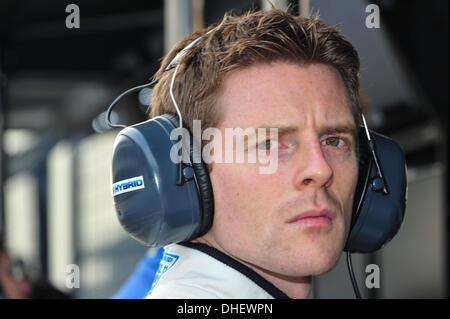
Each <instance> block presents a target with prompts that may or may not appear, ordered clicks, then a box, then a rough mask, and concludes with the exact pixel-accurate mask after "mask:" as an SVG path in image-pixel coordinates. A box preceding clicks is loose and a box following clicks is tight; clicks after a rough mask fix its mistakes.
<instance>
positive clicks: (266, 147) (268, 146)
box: [258, 140, 278, 151]
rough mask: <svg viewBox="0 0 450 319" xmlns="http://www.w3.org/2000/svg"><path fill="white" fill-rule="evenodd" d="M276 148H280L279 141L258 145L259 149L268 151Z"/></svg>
mask: <svg viewBox="0 0 450 319" xmlns="http://www.w3.org/2000/svg"><path fill="white" fill-rule="evenodd" d="M275 147H278V141H276V140H265V141H263V142H261V143H259V144H258V149H260V150H264V151H268V150H271V149H273V148H275Z"/></svg>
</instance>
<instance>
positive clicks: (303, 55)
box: [150, 9, 360, 130]
mask: <svg viewBox="0 0 450 319" xmlns="http://www.w3.org/2000/svg"><path fill="white" fill-rule="evenodd" d="M213 28H214V27H212V26H211V27H209V28H207V29H204V30H202V31H199V32H195V33H193V34H191V35H189V36H187V37H186V38H184V39H183V40H181V41H180V42H178V43H177V44H176V45H175V46H174V47H173V48H172V49H171V50H170V52H169V53H168V54H167V55H166V57H165V58H164V59H163V61H162V63H161V67H160V69H159V70H158V72H157V73H156V74H155V76H154V79H157V78H160V80H159V83H158V84H157V85H156V86H155V88H154V92H153V101H152V107H151V113H150V117H155V116H158V115H161V114H164V113H176V111H175V108H174V106H173V104H172V100H171V98H170V93H169V88H170V82H171V79H172V75H173V72H174V69H172V70H170V71H166V72H164V69H165V68H166V67H167V65H168V64H169V63H170V61H171V60H172V59H173V58H174V57H175V56H176V54H177V53H178V52H179V51H180V50H182V49H183V48H184V47H186V46H187V45H188V44H189V43H191V42H192V41H194V40H195V39H197V38H199V37H201V36H203V35H205V34H206V33H207V32H208V31H210V30H211V29H213ZM274 61H286V62H294V63H299V64H302V65H304V64H307V63H323V64H326V65H329V66H331V67H333V68H334V69H336V70H337V71H338V72H339V74H340V76H341V78H342V80H343V83H344V85H345V87H346V90H347V95H348V100H349V104H350V108H351V111H352V114H353V117H354V119H355V124H356V127H357V128H358V123H359V114H360V110H359V109H360V108H359V105H358V100H359V79H358V77H359V58H358V54H357V52H356V50H355V48H354V47H353V46H352V45H351V44H350V42H348V41H347V40H345V39H344V38H343V36H342V35H341V34H340V33H339V32H338V31H337V30H336V29H335V28H333V27H331V26H329V25H327V24H325V23H324V22H322V21H321V20H320V19H319V18H318V16H317V15H315V16H313V17H312V18H303V17H299V16H295V15H292V14H290V13H288V12H284V11H281V10H277V9H272V10H270V11H256V12H247V13H246V14H244V15H242V16H232V15H231V14H226V15H225V16H224V18H223V20H222V21H221V22H220V23H219V25H218V26H217V27H215V28H214V30H213V31H212V32H211V33H209V34H208V35H207V36H204V37H202V38H201V39H200V41H199V43H198V44H197V45H196V46H194V47H193V48H192V49H190V50H189V52H187V53H186V55H185V56H184V57H183V58H182V60H181V62H180V63H181V65H180V68H179V71H178V73H177V75H176V80H175V83H174V87H173V91H174V96H175V97H176V101H177V104H178V106H179V108H180V111H181V113H182V115H183V121H184V122H185V124H186V125H187V126H188V127H189V128H190V129H191V130H192V124H193V120H201V121H202V122H201V123H202V128H203V129H206V128H208V127H217V126H218V124H219V123H220V114H221V112H220V110H218V109H216V103H215V101H216V97H217V95H218V94H217V93H218V91H219V89H220V87H221V83H222V82H223V81H224V79H225V76H226V75H227V74H228V73H229V72H231V71H233V70H236V69H238V68H242V67H246V66H250V65H252V64H255V63H270V62H274Z"/></svg>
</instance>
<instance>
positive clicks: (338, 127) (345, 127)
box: [319, 123, 356, 137]
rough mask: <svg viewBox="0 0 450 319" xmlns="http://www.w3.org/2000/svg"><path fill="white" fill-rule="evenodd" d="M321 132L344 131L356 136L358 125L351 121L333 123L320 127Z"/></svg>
mask: <svg viewBox="0 0 450 319" xmlns="http://www.w3.org/2000/svg"><path fill="white" fill-rule="evenodd" d="M319 132H320V134H333V133H344V134H350V135H352V136H353V137H355V136H356V126H355V125H354V124H350V123H342V124H332V125H327V126H324V127H322V128H320V129H319Z"/></svg>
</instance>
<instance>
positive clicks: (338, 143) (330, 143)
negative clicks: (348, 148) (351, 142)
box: [325, 136, 344, 147]
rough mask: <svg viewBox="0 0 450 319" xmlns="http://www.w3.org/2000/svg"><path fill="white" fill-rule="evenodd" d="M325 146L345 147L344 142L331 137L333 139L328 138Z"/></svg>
mask: <svg viewBox="0 0 450 319" xmlns="http://www.w3.org/2000/svg"><path fill="white" fill-rule="evenodd" d="M325 144H326V145H328V146H335V147H339V146H343V145H344V141H343V140H342V139H341V138H339V137H336V136H331V137H327V138H326V139H325Z"/></svg>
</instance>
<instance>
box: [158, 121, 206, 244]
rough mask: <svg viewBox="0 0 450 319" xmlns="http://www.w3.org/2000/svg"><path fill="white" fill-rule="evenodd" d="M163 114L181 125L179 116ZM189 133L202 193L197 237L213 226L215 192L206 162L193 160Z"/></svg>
mask: <svg viewBox="0 0 450 319" xmlns="http://www.w3.org/2000/svg"><path fill="white" fill-rule="evenodd" d="M163 116H164V117H165V118H167V119H168V120H169V121H170V122H171V123H172V125H173V126H174V128H176V127H178V126H179V119H178V116H176V115H174V114H164V115H163ZM183 127H185V128H186V129H188V127H187V126H186V125H185V124H184V123H183ZM189 135H190V137H191V141H190V142H191V143H190V144H191V149H190V158H191V165H192V168H193V169H194V173H195V178H196V180H197V185H198V189H199V193H200V207H201V209H202V211H201V218H200V227H199V229H198V232H197V233H196V234H195V237H199V236H202V235H204V234H206V233H207V232H208V230H209V229H210V228H211V226H212V223H213V219H214V193H213V189H212V185H211V179H210V178H209V172H208V168H207V167H206V164H205V163H204V162H203V159H202V160H201V162H200V163H194V161H193V154H194V153H193V151H194V149H193V140H192V134H191V132H190V131H189ZM200 154H201V153H200Z"/></svg>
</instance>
